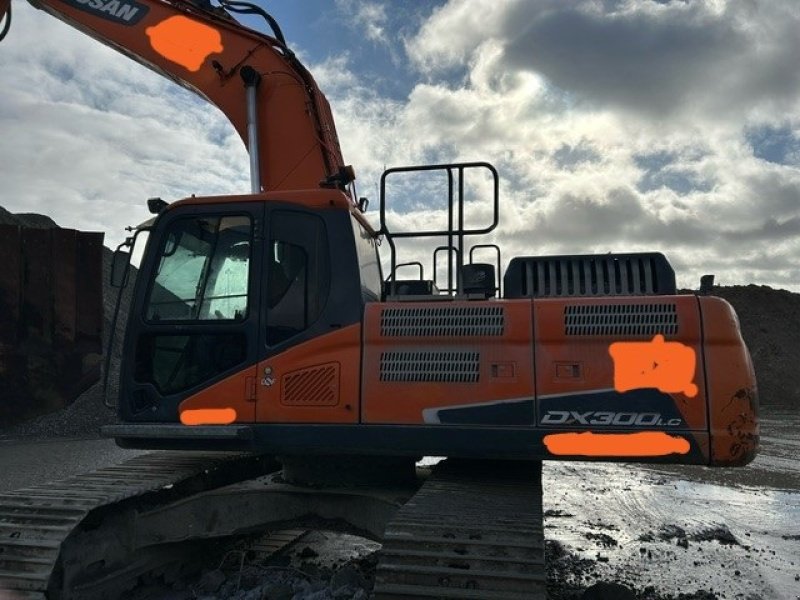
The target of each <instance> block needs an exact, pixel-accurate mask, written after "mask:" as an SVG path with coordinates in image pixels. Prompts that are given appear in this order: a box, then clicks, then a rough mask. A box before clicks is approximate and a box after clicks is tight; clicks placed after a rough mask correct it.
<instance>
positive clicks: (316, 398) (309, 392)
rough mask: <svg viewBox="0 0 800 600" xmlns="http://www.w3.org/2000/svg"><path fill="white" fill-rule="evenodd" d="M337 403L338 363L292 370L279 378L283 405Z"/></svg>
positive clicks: (325, 404)
mask: <svg viewBox="0 0 800 600" xmlns="http://www.w3.org/2000/svg"><path fill="white" fill-rule="evenodd" d="M338 403H339V363H327V364H324V365H319V366H316V367H311V368H310V369H302V370H300V371H292V372H291V373H287V374H286V375H284V376H283V378H282V379H281V404H283V405H284V406H336V405H337V404H338Z"/></svg>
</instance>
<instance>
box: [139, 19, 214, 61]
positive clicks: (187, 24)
mask: <svg viewBox="0 0 800 600" xmlns="http://www.w3.org/2000/svg"><path fill="white" fill-rule="evenodd" d="M145 33H146V34H147V37H149V38H150V45H151V46H152V47H153V50H155V51H156V52H158V53H159V54H160V55H161V56H163V57H164V58H166V59H167V60H171V61H172V62H174V63H178V64H179V65H181V66H183V67H186V68H187V69H189V70H190V71H198V70H199V69H200V65H202V64H203V61H204V60H205V59H206V58H208V57H209V56H210V55H211V54H213V53H215V52H222V49H223V46H222V36H221V35H220V33H219V31H217V30H216V29H214V28H213V27H209V26H208V25H206V24H204V23H199V22H197V21H193V20H192V19H189V18H188V17H183V16H176V17H170V18H169V19H165V20H163V21H161V23H159V24H158V25H156V26H155V27H148V28H147V29H146V30H145Z"/></svg>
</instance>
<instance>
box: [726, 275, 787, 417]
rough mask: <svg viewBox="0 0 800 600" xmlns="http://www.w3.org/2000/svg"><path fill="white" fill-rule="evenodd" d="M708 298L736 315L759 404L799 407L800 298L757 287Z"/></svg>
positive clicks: (737, 288)
mask: <svg viewBox="0 0 800 600" xmlns="http://www.w3.org/2000/svg"><path fill="white" fill-rule="evenodd" d="M712 294H713V295H715V296H719V297H720V298H724V299H725V300H727V301H728V302H730V303H731V305H732V306H733V308H735V309H736V313H737V314H738V315H739V322H740V324H741V327H742V336H743V337H744V340H745V342H746V343H747V347H748V348H749V350H750V355H751V356H752V357H753V365H754V367H755V371H756V378H757V380H758V392H759V397H760V400H761V403H762V404H774V405H784V406H795V407H800V368H798V367H800V294H794V293H792V292H789V291H786V290H775V289H772V288H770V287H767V286H759V285H734V286H729V287H715V288H714V289H713V291H712Z"/></svg>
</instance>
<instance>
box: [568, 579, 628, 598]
mask: <svg viewBox="0 0 800 600" xmlns="http://www.w3.org/2000/svg"><path fill="white" fill-rule="evenodd" d="M581 600H636V594H634V593H633V592H632V591H631V590H630V589H628V588H626V587H625V586H624V585H620V584H618V583H605V582H602V581H601V582H599V583H595V584H594V585H593V586H591V587H589V588H587V589H586V591H585V592H583V596H581Z"/></svg>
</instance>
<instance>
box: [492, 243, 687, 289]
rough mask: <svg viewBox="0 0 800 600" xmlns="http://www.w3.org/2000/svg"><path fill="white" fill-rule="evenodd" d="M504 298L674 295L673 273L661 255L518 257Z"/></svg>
mask: <svg viewBox="0 0 800 600" xmlns="http://www.w3.org/2000/svg"><path fill="white" fill-rule="evenodd" d="M504 284H505V297H506V298H564V297H567V298H568V297H592V296H655V295H668V294H675V293H676V289H675V272H674V271H673V270H672V267H671V266H670V265H669V263H668V262H667V259H666V257H664V255H663V254H658V253H642V254H600V255H576V256H568V255H566V256H541V257H518V258H514V259H512V260H511V262H510V263H509V266H508V270H507V271H506V275H505V277H504Z"/></svg>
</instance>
